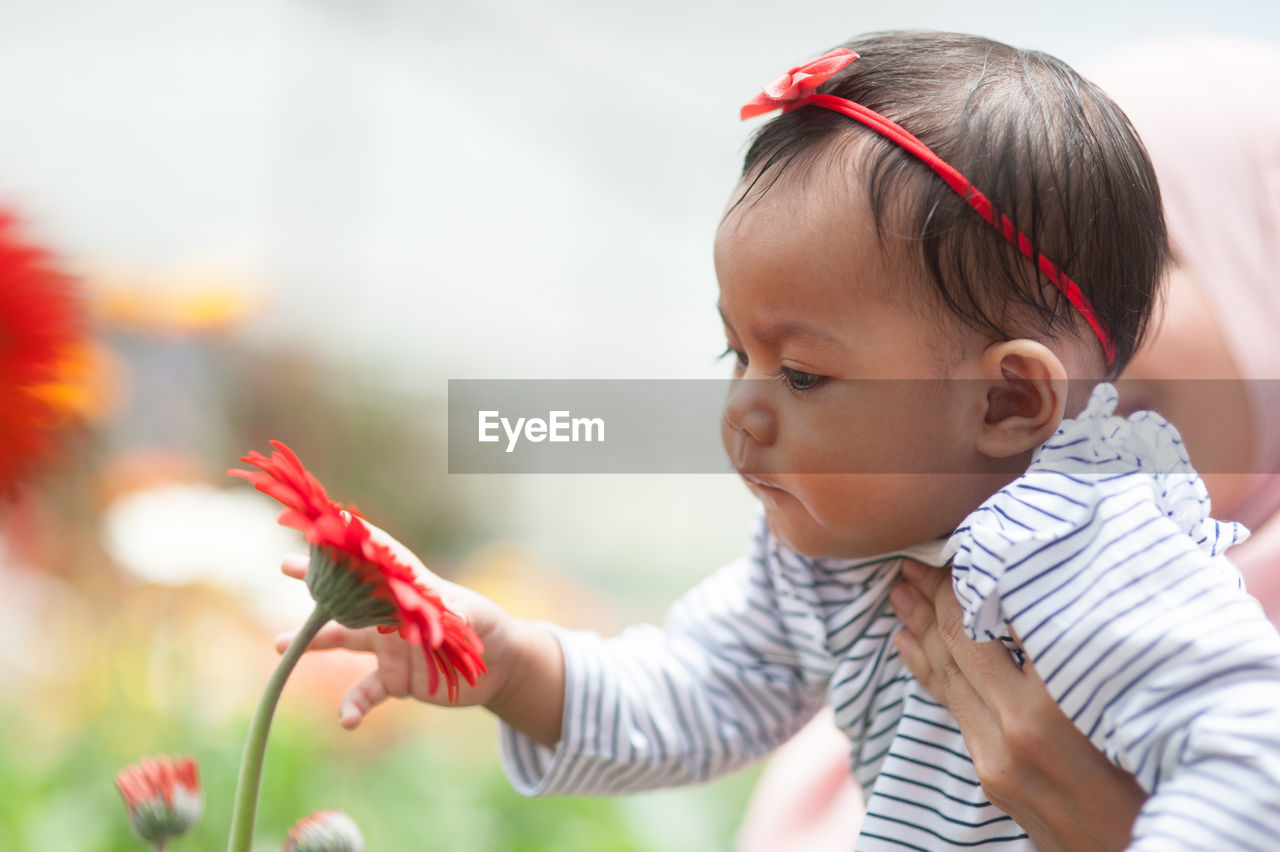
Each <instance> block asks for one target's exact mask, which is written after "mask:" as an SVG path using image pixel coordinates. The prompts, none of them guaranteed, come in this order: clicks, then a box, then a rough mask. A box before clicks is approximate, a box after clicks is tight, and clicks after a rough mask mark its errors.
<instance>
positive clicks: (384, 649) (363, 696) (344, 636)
mask: <svg viewBox="0 0 1280 852" xmlns="http://www.w3.org/2000/svg"><path fill="white" fill-rule="evenodd" d="M378 534H379V535H380V537H382V538H383V540H384V541H386V542H387V543H389V544H391V545H392V546H394V547H395V549H396V551H397V555H398V556H399V557H400V558H401V559H402V560H404V561H405V562H406V564H408V565H410V566H412V567H413V568H414V571H415V572H416V573H417V574H418V577H419V578H420V579H421V580H422V581H423V582H424V583H425V584H426V585H427V586H428V587H429V588H431V589H433V590H436V591H439V592H440V593H441V594H443V595H444V597H445V600H446V601H447V603H448V604H449V606H450V607H451V608H452V609H453V610H454V611H455V612H457V613H458V614H460V615H462V616H464V617H465V618H466V619H467V620H468V621H469V622H470V623H471V626H472V628H473V629H474V630H475V631H476V634H477V635H478V636H479V637H480V641H481V642H483V643H484V660H485V665H486V666H487V667H488V671H487V672H486V673H485V674H484V675H482V676H481V677H480V678H479V680H478V681H477V682H476V685H475V686H474V687H470V686H468V685H467V684H466V682H465V681H464V682H461V683H460V684H459V689H460V696H459V699H458V701H457V703H456V705H450V704H449V701H448V699H447V698H446V696H445V690H444V689H443V688H438V689H437V690H436V692H435V693H434V694H432V693H431V692H430V691H429V689H428V683H429V680H428V675H427V667H426V665H427V664H426V657H425V655H424V654H423V652H422V648H421V647H419V646H418V645H413V644H410V643H408V642H406V641H405V640H404V639H402V638H400V635H399V634H398V633H380V632H378V629H377V628H375V627H365V628H362V629H359V630H351V629H349V628H346V627H343V626H342V625H340V624H338V623H337V622H330V623H329V624H328V625H327V626H326V627H324V628H323V629H322V630H321V631H320V633H319V634H318V635H317V636H316V638H315V639H314V640H313V641H312V642H311V645H310V646H309V648H308V649H309V650H313V651H317V650H325V649H331V648H345V649H348V650H351V651H363V652H367V653H371V654H373V655H374V656H375V657H376V658H377V668H376V669H375V670H374V671H372V672H370V673H369V674H367V675H365V676H364V677H363V678H361V679H360V680H359V681H358V682H356V683H355V684H354V685H353V686H352V687H351V688H350V689H349V690H347V694H346V695H345V696H344V697H343V699H342V702H341V704H340V705H339V708H338V713H339V719H340V720H341V723H342V726H343V727H345V728H348V729H353V728H356V727H358V726H359V725H360V722H361V721H362V720H363V719H364V717H365V716H367V715H369V713H370V712H371V711H372V710H373V708H374V707H376V706H377V705H378V704H381V703H382V702H383V701H385V700H386V699H387V698H416V699H418V700H419V701H423V702H426V703H428V704H438V705H443V706H473V705H483V706H484V707H486V708H488V709H489V710H490V711H492V712H493V713H494V714H495V715H496V716H498V718H500V719H501V720H502V721H503V722H504V723H506V724H508V725H510V726H511V727H512V728H514V729H515V730H518V731H520V732H521V733H522V734H524V735H525V736H527V737H529V738H530V739H532V740H533V741H535V742H538V743H540V744H542V745H546V746H552V745H554V744H555V743H556V742H558V741H559V739H560V719H561V716H562V715H563V707H564V660H563V657H562V655H561V653H560V644H559V643H558V642H557V641H556V639H555V637H554V636H552V634H551V633H550V632H549V631H548V630H547V629H546V628H545V627H541V626H539V625H536V624H532V623H530V622H528V621H525V620H523V619H519V618H515V617H513V616H511V615H509V614H507V613H506V612H504V611H503V610H502V608H501V607H499V606H498V605H497V604H495V603H494V602H493V601H491V600H489V599H488V598H486V597H484V596H483V595H480V594H477V593H476V592H473V591H471V590H470V589H467V588H465V587H463V586H459V585H457V584H454V583H450V582H448V581H447V580H444V579H442V578H440V577H437V576H436V575H434V574H432V573H431V572H430V571H428V570H427V569H426V567H424V566H423V565H422V563H421V561H420V560H418V558H417V557H416V556H414V555H413V554H412V553H411V552H410V551H409V550H407V549H406V548H404V547H402V546H400V545H399V544H398V543H397V542H395V541H394V539H391V538H390V537H389V536H386V534H385V533H381V531H378ZM307 561H308V560H307V557H306V556H304V555H293V556H288V557H286V558H285V560H284V562H283V563H282V565H281V570H282V571H283V572H284V573H285V574H287V575H288V576H290V577H294V578H297V579H299V580H301V579H303V578H304V577H305V575H306V570H307ZM295 632H296V631H295ZM293 636H294V633H293V632H290V633H285V634H281V635H280V636H277V637H276V650H277V651H283V650H284V648H285V647H286V646H287V645H288V643H289V641H290V640H291V639H292V638H293Z"/></svg>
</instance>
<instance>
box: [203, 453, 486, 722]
mask: <svg viewBox="0 0 1280 852" xmlns="http://www.w3.org/2000/svg"><path fill="white" fill-rule="evenodd" d="M271 446H272V447H274V448H275V450H276V452H274V453H272V454H271V455H270V456H269V457H268V456H264V455H262V454H261V453H256V452H251V453H249V454H248V455H246V456H244V457H243V458H241V459H240V460H241V461H242V462H245V463H246V464H251V465H253V466H255V467H257V468H259V471H260V472H259V471H249V470H237V469H233V470H229V471H227V473H229V474H231V475H232V476H238V477H240V478H242V479H245V480H248V481H249V482H251V483H253V485H254V487H256V488H257V489H258V490H259V491H261V492H263V493H264V494H267V495H270V496H271V497H274V498H275V499H277V500H279V501H280V502H281V503H283V504H284V506H285V509H284V511H282V512H281V513H280V518H279V520H280V523H281V524H284V525H285V526H289V527H293V528H295V529H299V530H301V531H302V532H303V534H305V535H306V538H307V542H308V543H309V544H310V545H311V565H310V567H309V568H308V569H307V587H308V588H309V589H310V590H311V596H312V597H313V598H315V601H316V603H317V604H319V605H320V606H322V607H324V608H325V611H326V612H327V613H328V614H329V616H330V617H331V618H333V619H334V620H335V621H337V622H338V623H340V624H342V625H344V626H345V627H350V628H352V629H356V628H360V627H371V626H377V628H378V629H379V630H380V631H382V632H384V633H390V632H392V631H393V630H398V631H399V632H400V635H401V636H402V637H403V638H404V639H405V641H407V642H411V643H413V644H415V645H421V646H422V649H423V653H424V654H425V655H426V659H427V673H428V675H429V677H430V681H429V688H430V690H431V692H433V693H434V692H435V691H436V689H437V688H438V687H439V675H443V676H444V679H445V683H446V685H447V687H448V695H449V700H450V701H457V700H458V690H459V683H458V676H459V675H461V676H462V678H463V679H464V680H466V682H467V683H468V684H470V685H472V686H475V683H476V678H477V677H479V676H480V675H481V674H483V673H484V672H485V665H484V660H483V658H482V657H481V654H482V653H483V651H484V646H483V644H482V643H481V641H480V637H479V636H477V635H476V633H475V631H474V630H473V629H472V628H471V625H470V624H468V623H467V621H466V619H464V618H462V617H461V616H459V615H458V614H457V613H455V612H453V611H452V610H450V609H449V608H448V607H447V606H446V605H445V603H444V601H443V600H442V599H441V598H440V596H439V595H437V594H435V593H434V592H431V591H429V590H428V589H427V588H425V587H424V586H423V585H422V584H421V583H420V582H419V581H418V580H417V578H416V577H415V575H414V572H413V568H411V567H410V566H409V565H407V564H405V563H404V562H402V561H401V560H400V559H398V558H397V557H396V555H395V553H394V552H393V551H392V550H391V548H390V547H388V546H387V545H385V544H382V543H381V542H378V541H375V540H374V538H373V534H372V532H371V530H370V529H369V526H368V524H366V523H365V522H364V521H363V519H362V518H361V517H360V515H359V514H358V513H357V512H356V511H355V509H354V508H344V507H343V506H342V504H341V503H336V502H334V501H333V500H331V499H329V495H328V494H327V493H326V492H325V489H324V486H323V485H321V484H320V481H319V480H318V479H316V477H315V476H313V475H312V474H311V472H310V471H308V470H307V469H306V467H304V466H303V464H302V462H301V461H300V460H299V459H298V457H297V455H295V454H294V452H293V451H292V450H290V449H289V448H288V447H287V446H286V445H285V444H283V443H281V442H280V441H272V442H271Z"/></svg>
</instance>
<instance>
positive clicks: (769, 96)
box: [742, 47, 1115, 365]
mask: <svg viewBox="0 0 1280 852" xmlns="http://www.w3.org/2000/svg"><path fill="white" fill-rule="evenodd" d="M857 58H858V54H856V53H854V52H853V51H852V50H848V49H846V48H843V47H837V48H836V49H835V50H832V51H831V52H829V53H824V54H823V55H822V56H819V57H818V58H817V59H815V60H813V61H812V62H807V63H805V64H804V65H797V66H796V67H795V68H792V69H791V70H790V71H788V72H787V73H786V74H784V75H782V76H781V77H779V78H778V79H777V80H774V81H773V82H772V83H770V84H769V85H767V86H765V87H764V90H763V91H761V92H760V94H758V95H756V96H755V97H754V98H752V99H751V100H750V101H748V102H747V103H746V105H745V106H743V107H742V118H743V119H748V118H752V117H753V116H757V115H763V114H764V113H766V112H772V111H773V110H775V109H779V108H781V109H782V111H783V112H790V111H791V110H793V109H796V108H797V107H802V106H805V105H807V104H813V105H814V106H820V107H825V108H827V109H829V110H834V111H835V112H838V113H840V114H842V115H847V116H848V117H849V118H852V119H853V120H854V121H857V122H859V123H861V124H864V125H866V126H867V127H869V128H871V129H872V130H874V131H876V132H877V133H879V134H880V135H881V136H884V137H885V138H886V139H889V140H890V141H892V142H895V143H897V144H898V145H899V146H901V147H902V148H903V149H904V150H905V151H907V153H909V154H912V155H913V156H915V157H916V158H917V159H919V160H920V161H921V162H923V163H924V164H925V165H926V166H928V167H929V168H931V169H933V171H934V172H935V173H936V174H937V175H938V176H939V177H940V178H942V179H943V180H944V181H946V182H947V186H949V187H951V188H952V189H954V190H955V191H956V193H957V194H958V195H959V196H960V197H961V198H963V199H964V200H965V202H966V203H968V205H969V206H970V207H972V208H973V209H974V210H976V211H978V215H980V216H981V217H982V218H983V219H986V220H987V222H988V224H990V225H991V226H992V227H993V228H995V229H996V230H997V231H999V232H1000V233H1001V234H1002V235H1003V236H1004V238H1005V239H1006V240H1008V241H1009V242H1010V243H1012V244H1013V245H1014V246H1015V247H1016V248H1017V249H1018V251H1020V252H1022V254H1023V255H1025V256H1026V257H1028V258H1030V259H1031V260H1033V261H1035V263H1036V265H1037V266H1038V267H1039V268H1040V271H1041V272H1043V273H1044V275H1045V277H1046V278H1048V279H1049V280H1050V281H1052V282H1053V285H1054V286H1055V287H1057V288H1058V290H1060V291H1061V292H1062V295H1064V296H1066V297H1067V301H1069V302H1070V303H1071V304H1072V305H1074V306H1075V308H1076V310H1078V311H1079V312H1080V314H1081V316H1083V317H1084V319H1085V322H1087V323H1089V327H1090V328H1092V329H1093V333H1094V334H1096V335H1097V336H1098V342H1100V343H1101V344H1102V353H1103V355H1104V356H1105V357H1106V359H1107V364H1108V365H1110V364H1111V363H1113V362H1114V361H1115V350H1114V349H1112V347H1111V339H1110V337H1108V335H1107V331H1106V329H1105V328H1103V326H1102V323H1101V322H1100V321H1099V320H1098V317H1097V315H1096V314H1095V313H1094V311H1093V306H1092V305H1091V304H1089V300H1088V299H1087V298H1085V295H1084V293H1082V292H1081V291H1080V287H1079V286H1078V285H1077V284H1076V282H1074V281H1072V280H1071V278H1069V277H1068V276H1067V274H1066V273H1065V272H1063V271H1062V270H1061V269H1059V268H1058V265H1057V264H1055V263H1054V262H1053V261H1052V260H1050V259H1049V258H1047V257H1045V256H1044V255H1042V254H1040V252H1038V251H1036V248H1035V246H1034V245H1032V243H1031V238H1030V237H1028V236H1027V235H1026V234H1024V233H1022V231H1019V230H1018V228H1017V227H1016V226H1015V225H1014V224H1013V222H1012V221H1011V220H1010V219H1009V217H1008V216H1006V215H1004V214H1003V213H1001V212H1000V211H999V210H997V209H996V207H995V205H993V204H992V203H991V201H990V199H988V198H987V197H986V196H985V195H983V194H982V192H981V191H980V190H979V189H978V188H977V187H976V186H974V185H973V184H972V183H970V182H969V179H968V178H966V177H965V176H964V175H962V174H960V172H959V171H958V170H957V169H956V168H955V167H954V166H952V165H951V164H950V163H948V162H947V161H946V160H944V159H942V158H941V157H939V156H938V155H937V154H935V153H934V152H933V149H931V148H930V147H929V146H928V145H926V144H924V143H923V142H921V141H920V140H919V139H917V138H916V137H915V136H914V135H913V134H911V133H910V132H909V131H908V130H906V128H904V127H903V126H902V125H900V124H898V123H897V122H895V121H892V120H890V119H888V118H885V117H884V116H883V115H881V114H880V113H878V112H875V111H874V110H870V109H867V108H866V107H864V106H863V105H862V104H859V103H854V102H853V101H851V100H848V99H846V98H838V97H836V96H835V95H824V94H819V93H817V92H816V91H815V90H816V89H817V88H818V87H819V86H821V85H822V84H823V83H825V82H826V81H827V80H828V79H830V78H831V76H832V75H833V74H835V73H836V72H837V71H839V70H841V69H842V68H844V67H845V66H846V65H848V64H849V63H850V62H852V61H853V60H855V59H857Z"/></svg>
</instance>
